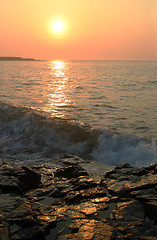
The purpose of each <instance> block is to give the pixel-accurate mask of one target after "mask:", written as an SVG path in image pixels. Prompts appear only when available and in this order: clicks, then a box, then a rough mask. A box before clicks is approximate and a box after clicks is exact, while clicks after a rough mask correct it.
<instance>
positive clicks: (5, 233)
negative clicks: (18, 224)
mask: <svg viewBox="0 0 157 240" xmlns="http://www.w3.org/2000/svg"><path fill="white" fill-rule="evenodd" d="M0 239H1V240H9V239H10V233H9V227H8V224H7V222H6V221H5V220H4V218H3V215H2V214H0Z"/></svg>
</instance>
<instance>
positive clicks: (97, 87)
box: [0, 60, 157, 167]
mask: <svg viewBox="0 0 157 240" xmlns="http://www.w3.org/2000/svg"><path fill="white" fill-rule="evenodd" d="M156 143H157V62H155V61H154V62H150V61H149V62H148V61H57V60H55V61H30V62H28V61H27V62H25V61H21V62H18V61H1V62H0V157H2V158H6V159H12V160H14V161H15V162H16V161H17V160H18V161H21V162H22V164H23V163H25V164H27V163H33V162H34V163H35V162H40V163H42V162H44V161H52V160H53V158H55V157H57V156H61V155H64V154H66V153H69V154H76V155H79V156H81V157H83V158H85V159H95V160H97V161H100V162H103V163H106V164H111V165H113V164H118V163H121V162H128V163H130V164H131V165H133V166H138V167H140V166H147V165H149V164H151V163H153V162H156V163H157V148H156Z"/></svg>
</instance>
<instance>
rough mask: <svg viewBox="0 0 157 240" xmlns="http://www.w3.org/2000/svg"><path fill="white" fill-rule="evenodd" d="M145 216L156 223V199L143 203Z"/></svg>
mask: <svg viewBox="0 0 157 240" xmlns="http://www.w3.org/2000/svg"><path fill="white" fill-rule="evenodd" d="M144 206H145V210H146V216H147V217H148V218H150V219H152V220H155V221H157V199H156V200H152V201H151V200H150V201H149V202H146V203H145V205H144Z"/></svg>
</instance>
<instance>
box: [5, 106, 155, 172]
mask: <svg viewBox="0 0 157 240" xmlns="http://www.w3.org/2000/svg"><path fill="white" fill-rule="evenodd" d="M65 153H70V154H75V155H78V156H81V157H83V158H85V159H95V160H97V161H100V162H104V163H106V164H109V165H113V164H118V163H121V162H127V163H130V164H131V165H133V166H137V167H139V166H147V165H149V164H151V163H153V162H157V149H156V144H155V143H149V142H147V141H146V140H144V139H141V138H139V137H136V136H132V135H122V134H118V133H113V132H111V131H110V130H109V129H92V128H91V127H90V126H86V125H84V124H82V123H78V122H76V121H72V120H67V119H61V118H51V117H49V116H47V115H46V114H45V113H43V112H39V111H36V110H33V109H29V108H25V107H17V106H12V105H10V104H8V103H5V102H0V156H1V157H10V158H11V157H12V158H17V157H19V156H20V157H21V160H23V159H22V158H23V157H24V156H27V158H35V156H38V158H39V160H41V161H42V159H43V158H47V159H52V158H53V157H56V156H57V155H59V154H65Z"/></svg>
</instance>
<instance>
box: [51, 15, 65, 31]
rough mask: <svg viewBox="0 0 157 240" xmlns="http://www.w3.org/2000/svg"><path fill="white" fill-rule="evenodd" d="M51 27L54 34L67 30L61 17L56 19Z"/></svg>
mask: <svg viewBox="0 0 157 240" xmlns="http://www.w3.org/2000/svg"><path fill="white" fill-rule="evenodd" d="M51 29H52V31H53V33H54V34H59V35H60V34H63V33H65V31H66V26H65V22H64V21H63V20H60V19H57V20H54V21H53V22H52V27H51Z"/></svg>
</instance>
